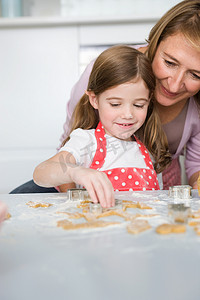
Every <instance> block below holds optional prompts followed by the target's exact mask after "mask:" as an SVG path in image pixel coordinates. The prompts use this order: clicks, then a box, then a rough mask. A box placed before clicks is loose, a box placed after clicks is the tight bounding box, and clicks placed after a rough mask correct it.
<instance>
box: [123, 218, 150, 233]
mask: <svg viewBox="0 0 200 300" xmlns="http://www.w3.org/2000/svg"><path fill="white" fill-rule="evenodd" d="M150 228H151V226H150V225H149V222H148V221H146V220H135V221H133V222H131V223H130V224H128V225H127V231H128V233H131V234H138V233H140V232H143V231H145V230H148V229H150Z"/></svg>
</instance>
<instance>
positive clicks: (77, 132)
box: [70, 128, 95, 138]
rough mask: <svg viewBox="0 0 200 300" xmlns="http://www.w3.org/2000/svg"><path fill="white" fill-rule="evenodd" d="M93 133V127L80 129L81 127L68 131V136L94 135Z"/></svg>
mask: <svg viewBox="0 0 200 300" xmlns="http://www.w3.org/2000/svg"><path fill="white" fill-rule="evenodd" d="M94 133H95V129H82V128H77V129H74V130H73V131H72V132H71V133H70V138H71V137H75V136H76V137H77V136H80V137H82V136H84V137H86V136H94Z"/></svg>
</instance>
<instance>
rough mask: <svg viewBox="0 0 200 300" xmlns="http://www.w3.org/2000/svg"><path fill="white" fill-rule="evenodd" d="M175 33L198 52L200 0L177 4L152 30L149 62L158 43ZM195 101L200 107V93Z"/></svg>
mask: <svg viewBox="0 0 200 300" xmlns="http://www.w3.org/2000/svg"><path fill="white" fill-rule="evenodd" d="M177 33H181V34H182V35H183V36H184V37H185V39H186V40H187V41H189V43H190V44H191V45H192V46H193V47H194V48H195V49H196V50H197V51H199V52H200V0H184V1H182V2H180V3H178V4H177V5H175V6H174V7H172V8H171V9H170V10H169V11H168V12H166V13H165V14H164V15H163V17H162V18H161V19H160V20H159V21H158V22H157V23H156V25H155V26H154V27H153V28H152V30H151V31H150V34H149V37H148V43H149V46H148V50H147V53H146V54H147V55H148V57H149V59H150V61H151V62H152V61H153V59H154V56H155V53H156V51H157V48H158V46H159V44H160V42H161V41H163V40H165V39H166V38H167V37H169V36H173V35H175V34H177ZM195 100H196V102H197V105H198V107H200V92H198V93H197V95H196V97H195Z"/></svg>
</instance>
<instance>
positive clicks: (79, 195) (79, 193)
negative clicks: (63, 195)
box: [67, 188, 86, 201]
mask: <svg viewBox="0 0 200 300" xmlns="http://www.w3.org/2000/svg"><path fill="white" fill-rule="evenodd" d="M85 192H86V189H76V188H74V189H68V190H67V197H68V199H69V200H71V201H76V200H81V201H83V200H84V195H85Z"/></svg>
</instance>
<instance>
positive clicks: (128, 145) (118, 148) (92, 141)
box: [60, 128, 163, 188]
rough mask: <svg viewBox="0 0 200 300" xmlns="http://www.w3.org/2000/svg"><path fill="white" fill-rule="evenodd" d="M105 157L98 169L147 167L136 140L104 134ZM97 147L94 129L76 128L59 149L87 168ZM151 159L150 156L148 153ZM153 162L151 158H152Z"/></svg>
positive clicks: (159, 175) (160, 180) (159, 177)
mask: <svg viewBox="0 0 200 300" xmlns="http://www.w3.org/2000/svg"><path fill="white" fill-rule="evenodd" d="M105 138H106V157H105V162H104V164H103V166H102V167H101V168H100V169H99V170H100V171H105V170H108V169H113V168H122V167H124V168H125V167H135V168H147V166H146V164H145V161H144V158H143V156H142V154H141V152H140V149H139V147H138V144H137V142H136V141H128V142H127V141H123V140H120V139H117V138H115V137H112V136H109V135H107V134H106V135H105ZM96 149H97V142H96V137H95V129H89V130H83V129H80V128H79V129H76V130H74V131H73V132H72V133H71V134H70V140H69V141H68V142H67V143H66V144H65V145H64V146H63V147H62V148H61V149H60V152H61V151H67V152H69V153H71V154H72V155H73V156H74V158H75V160H76V164H78V165H81V166H83V167H85V168H89V167H90V165H91V164H92V161H93V158H94V155H95V153H96ZM150 157H151V159H152V156H151V155H150ZM152 162H153V159H152ZM157 177H158V181H159V185H160V188H162V186H163V184H162V174H161V173H160V174H158V175H157Z"/></svg>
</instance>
